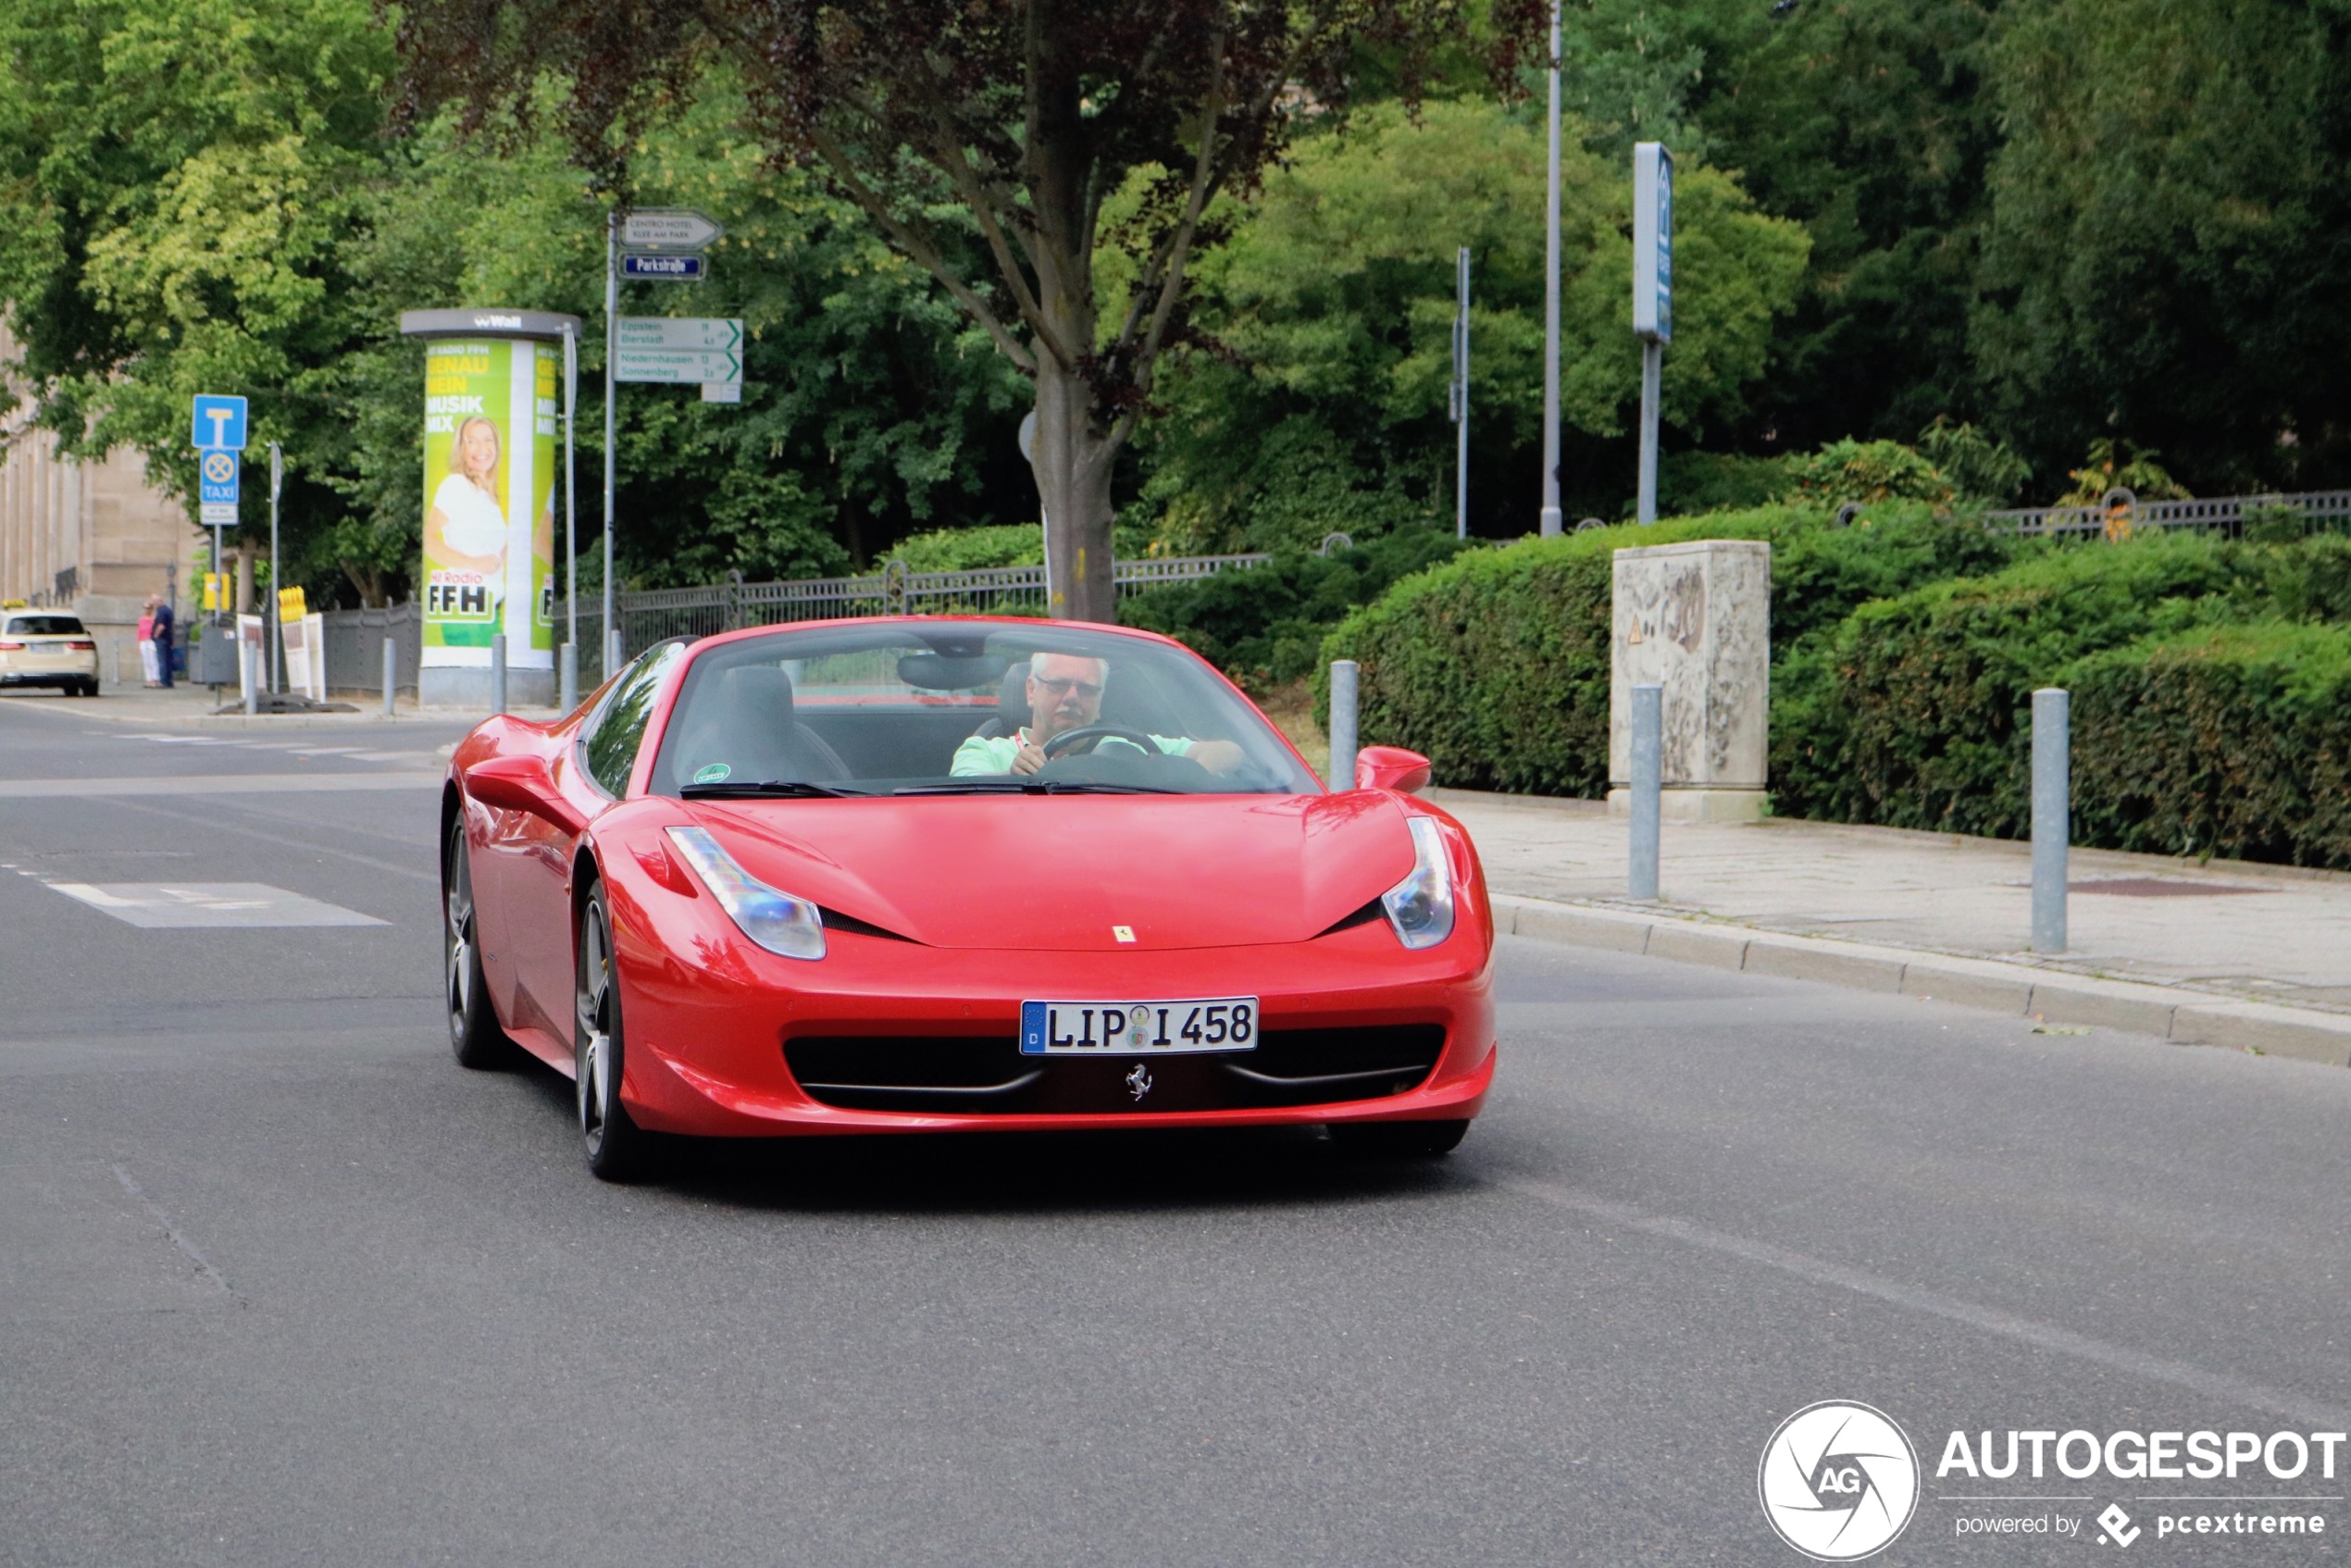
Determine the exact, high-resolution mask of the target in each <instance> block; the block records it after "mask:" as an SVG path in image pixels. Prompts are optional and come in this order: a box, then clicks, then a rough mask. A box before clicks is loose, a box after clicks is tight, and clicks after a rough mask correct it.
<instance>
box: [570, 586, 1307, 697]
mask: <svg viewBox="0 0 2351 1568" xmlns="http://www.w3.org/2000/svg"><path fill="white" fill-rule="evenodd" d="M1267 559H1269V557H1267V556H1264V555H1171V556H1163V557H1152V556H1142V557H1138V558H1137V559H1134V560H1128V561H1121V562H1119V563H1117V565H1116V566H1114V567H1113V571H1112V581H1113V583H1114V584H1115V585H1116V589H1117V591H1118V596H1119V597H1120V598H1122V599H1125V598H1130V597H1132V596H1133V595H1135V594H1138V593H1141V592H1144V591H1147V590H1150V589H1153V588H1162V587H1164V586H1166V585H1167V584H1169V583H1176V582H1194V581H1197V580H1199V579H1201V578H1206V577H1213V576H1215V575H1216V574H1217V573H1219V572H1227V571H1245V570H1247V569H1248V568H1250V567H1251V566H1258V565H1260V564H1261V563H1263V562H1264V561H1265V560H1267ZM1044 609H1045V568H1044V567H1042V566H981V567H975V568H973V569H971V570H969V571H959V572H917V571H910V570H908V569H907V566H906V563H905V562H903V561H897V560H893V561H891V562H889V564H887V565H886V566H883V568H882V569H881V570H880V571H879V572H877V573H874V574H871V575H869V576H865V577H836V578H802V579H798V580H796V581H790V582H745V581H743V580H742V578H741V577H740V574H730V575H729V576H728V580H727V581H725V582H715V583H705V584H702V585H700V586H697V587H693V588H652V589H641V590H637V591H630V592H624V593H621V594H619V595H618V596H617V599H616V604H615V610H616V614H617V616H618V617H619V620H620V630H621V645H622V648H623V650H624V653H633V652H634V651H636V650H638V649H641V648H646V647H650V646H651V645H653V643H655V642H659V641H662V640H663V639H664V638H669V637H709V636H713V635H715V634H716V633H718V632H722V631H734V630H737V629H739V628H743V627H747V626H779V625H782V624H783V623H785V622H787V621H815V620H843V619H847V618H849V617H851V616H899V615H916V616H919V615H981V616H994V615H1042V614H1043V613H1044ZM570 613H571V612H570V604H569V603H568V602H567V601H565V600H562V599H558V600H556V601H555V605H554V618H555V626H556V628H558V629H557V631H556V634H555V635H556V638H557V640H558V641H561V639H562V638H563V636H564V635H565V632H564V629H563V628H566V627H568V625H569V620H570ZM603 645H604V639H603V603H602V601H601V600H600V599H591V598H588V597H586V596H584V595H583V596H582V597H581V599H580V602H579V689H580V690H581V691H589V690H591V689H592V688H593V687H595V686H597V685H599V684H601V683H602V682H603V678H604V669H603Z"/></svg>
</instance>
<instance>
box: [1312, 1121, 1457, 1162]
mask: <svg viewBox="0 0 2351 1568" xmlns="http://www.w3.org/2000/svg"><path fill="white" fill-rule="evenodd" d="M1469 1128H1470V1125H1469V1123H1467V1122H1333V1123H1331V1124H1330V1126H1329V1128H1328V1131H1329V1132H1330V1135H1331V1147H1333V1148H1334V1149H1337V1150H1338V1151H1340V1152H1342V1153H1347V1154H1360V1155H1363V1156H1366V1157H1368V1158H1371V1159H1380V1160H1433V1159H1436V1158H1437V1156H1439V1155H1443V1154H1450V1153H1451V1152H1452V1151H1454V1150H1456V1149H1458V1148H1460V1147H1461V1146H1462V1139H1464V1138H1466V1137H1467V1136H1469Z"/></svg>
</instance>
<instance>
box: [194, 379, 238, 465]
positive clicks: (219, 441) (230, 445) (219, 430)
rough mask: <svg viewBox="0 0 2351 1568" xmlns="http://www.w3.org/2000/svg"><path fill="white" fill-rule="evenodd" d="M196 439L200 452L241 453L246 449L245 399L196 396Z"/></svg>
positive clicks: (206, 395) (205, 394) (202, 394)
mask: <svg viewBox="0 0 2351 1568" xmlns="http://www.w3.org/2000/svg"><path fill="white" fill-rule="evenodd" d="M194 427H195V440H194V441H193V442H191V443H190V444H192V445H193V446H194V447H195V449H196V450H197V451H199V452H243V450H244V449H245V400H244V399H243V398H242V397H214V396H212V395H210V394H208V393H205V392H198V393H197V394H196V413H195V420H194Z"/></svg>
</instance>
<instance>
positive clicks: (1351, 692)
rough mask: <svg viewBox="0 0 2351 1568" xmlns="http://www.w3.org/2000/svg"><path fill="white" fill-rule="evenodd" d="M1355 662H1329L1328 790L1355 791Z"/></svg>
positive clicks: (1338, 660)
mask: <svg viewBox="0 0 2351 1568" xmlns="http://www.w3.org/2000/svg"><path fill="white" fill-rule="evenodd" d="M1355 752H1356V738H1355V661H1354V660H1352V659H1333V660H1332V661H1331V767H1330V774H1331V776H1330V780H1329V782H1330V787H1331V788H1332V789H1334V790H1352V789H1353V788H1355Z"/></svg>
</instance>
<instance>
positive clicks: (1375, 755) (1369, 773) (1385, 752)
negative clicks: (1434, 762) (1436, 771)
mask: <svg viewBox="0 0 2351 1568" xmlns="http://www.w3.org/2000/svg"><path fill="white" fill-rule="evenodd" d="M1355 788H1357V789H1358V790H1395V791H1396V792H1397V793H1398V794H1399V795H1417V794H1419V793H1420V792H1421V791H1422V790H1425V789H1427V788H1428V759H1427V758H1426V757H1424V756H1423V755H1421V754H1420V753H1418V752H1408V751H1406V750H1405V749H1404V748H1403V747H1401V746H1366V747H1364V748H1363V749H1362V751H1360V752H1357V753H1355Z"/></svg>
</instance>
